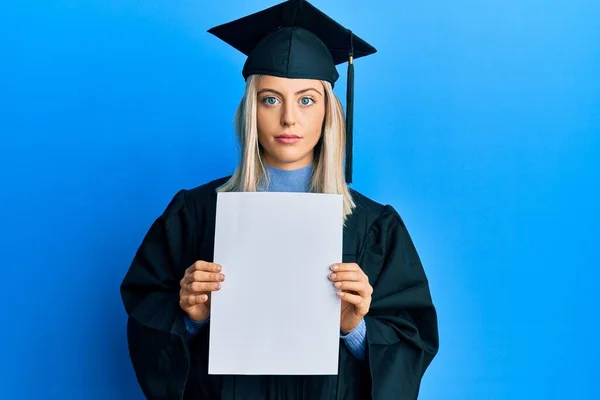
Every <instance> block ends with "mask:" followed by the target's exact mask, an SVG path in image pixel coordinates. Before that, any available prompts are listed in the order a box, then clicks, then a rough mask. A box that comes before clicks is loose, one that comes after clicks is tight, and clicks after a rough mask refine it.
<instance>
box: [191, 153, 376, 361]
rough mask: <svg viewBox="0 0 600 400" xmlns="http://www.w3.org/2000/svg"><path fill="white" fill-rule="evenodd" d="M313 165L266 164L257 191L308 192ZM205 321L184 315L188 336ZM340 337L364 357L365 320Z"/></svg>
mask: <svg viewBox="0 0 600 400" xmlns="http://www.w3.org/2000/svg"><path fill="white" fill-rule="evenodd" d="M312 171H313V165H312V164H310V165H308V166H306V167H302V168H299V169H295V170H283V169H279V168H275V167H273V166H271V165H268V164H267V165H266V175H267V179H263V180H261V182H260V183H259V185H258V191H261V192H308V191H309V189H310V179H311V177H312ZM208 321H209V319H207V320H206V321H200V322H198V321H192V320H190V319H189V318H188V317H187V315H186V319H185V322H186V330H187V333H188V338H191V337H193V336H194V335H196V334H198V333H199V332H200V330H201V329H202V327H203V326H204V325H206V324H207V323H208ZM340 337H341V338H342V340H343V341H344V343H345V344H346V346H347V347H348V350H349V351H350V352H351V353H352V354H353V355H354V356H355V357H356V358H357V359H359V360H364V359H365V353H366V338H367V330H366V325H365V321H364V320H361V321H360V323H359V324H358V326H357V327H356V328H354V330H353V331H352V332H349V333H348V334H347V335H343V334H341V335H340Z"/></svg>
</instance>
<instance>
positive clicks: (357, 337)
mask: <svg viewBox="0 0 600 400" xmlns="http://www.w3.org/2000/svg"><path fill="white" fill-rule="evenodd" d="M340 337H341V338H342V340H343V341H344V343H346V347H348V350H350V353H352V355H354V357H356V358H357V359H359V360H361V361H362V360H364V359H365V353H366V350H367V324H366V323H365V320H364V319H361V320H360V322H359V323H358V325H357V326H356V327H355V328H354V329H353V330H351V331H350V332H348V333H347V334H346V335H344V334H343V333H341V334H340Z"/></svg>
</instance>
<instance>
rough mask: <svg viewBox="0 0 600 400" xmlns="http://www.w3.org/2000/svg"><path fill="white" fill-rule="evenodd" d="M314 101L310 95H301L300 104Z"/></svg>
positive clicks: (305, 104)
mask: <svg viewBox="0 0 600 400" xmlns="http://www.w3.org/2000/svg"><path fill="white" fill-rule="evenodd" d="M314 102H315V101H314V100H313V99H312V98H310V97H303V98H301V99H300V104H302V105H303V106H310V105H311V104H313V103H314Z"/></svg>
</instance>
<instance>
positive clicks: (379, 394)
mask: <svg viewBox="0 0 600 400" xmlns="http://www.w3.org/2000/svg"><path fill="white" fill-rule="evenodd" d="M257 29H258V30H259V31H258V32H257ZM211 33H213V34H215V35H216V36H218V37H220V38H221V39H223V40H225V41H227V42H228V43H230V44H231V45H232V46H234V47H235V48H237V49H238V50H240V51H242V52H244V53H245V54H246V55H248V59H247V61H246V64H245V66H244V70H243V76H244V78H245V79H246V90H245V94H244V97H243V99H242V101H241V104H240V107H239V109H238V113H237V120H236V121H237V132H238V139H239V142H240V145H241V146H240V148H241V161H240V164H239V166H238V168H237V169H236V171H235V173H234V175H233V176H231V177H226V178H221V179H218V180H215V181H212V182H209V183H206V184H204V185H201V186H198V187H196V188H194V189H190V190H181V191H180V192H178V193H177V194H176V195H175V196H174V198H173V200H172V201H171V202H170V204H169V205H168V206H167V207H166V210H165V211H164V212H163V213H162V215H161V216H160V217H159V218H157V220H156V221H155V222H154V224H153V225H152V227H151V228H150V230H149V232H148V233H147V235H146V237H145V238H144V240H143V242H142V244H141V245H140V247H139V250H138V251H137V253H136V255H135V257H134V259H133V262H132V264H131V266H130V269H129V271H128V273H127V275H126V276H125V278H124V280H123V283H122V286H121V292H122V297H123V302H124V305H125V309H126V311H127V313H128V315H129V319H128V330H127V332H128V341H129V349H130V356H131V360H132V364H133V367H134V370H135V372H136V376H137V379H138V382H139V384H140V387H141V388H142V390H143V392H144V394H145V395H146V397H147V398H149V399H181V398H186V399H221V400H239V399H252V400H254V399H257V400H259V399H269V400H279V399H286V400H295V399H309V400H319V399H323V400H325V399H347V400H359V399H377V400H391V399H401V400H405V399H406V400H408V399H416V398H417V396H418V393H419V387H420V382H421V378H422V377H423V374H424V373H425V371H426V369H427V368H428V366H429V365H430V363H431V361H432V360H433V358H434V356H435V355H436V354H437V351H438V331H437V317H436V311H435V308H434V306H433V304H432V300H431V296H430V293H429V286H428V281H427V277H426V275H425V272H424V270H423V267H422V265H421V262H420V260H419V257H418V255H417V252H416V250H415V247H414V245H413V243H412V241H411V239H410V236H409V234H408V232H407V230H406V227H405V225H404V224H403V222H402V220H401V218H400V216H399V215H398V213H397V212H396V211H395V210H394V209H393V208H392V207H391V206H384V205H381V204H378V203H376V202H375V201H373V200H370V199H368V198H367V197H365V196H363V195H361V194H360V193H358V192H357V191H354V190H352V189H350V188H349V187H348V186H347V182H348V181H349V179H348V178H349V175H348V172H349V166H348V165H346V170H345V172H346V174H347V175H346V179H344V161H343V160H344V155H346V161H348V159H349V156H350V149H349V147H347V148H346V154H345V153H344V148H345V145H346V144H347V140H346V136H347V135H350V132H348V131H347V130H346V127H348V129H350V126H348V125H349V123H346V124H344V119H343V110H342V107H341V105H340V102H339V100H338V99H337V97H336V96H335V94H334V93H333V84H334V82H335V81H336V80H337V78H338V74H337V71H336V69H335V65H336V64H338V63H340V62H342V61H343V60H346V57H347V56H348V54H349V56H350V58H349V61H350V63H351V64H350V66H351V67H352V62H353V59H354V58H357V57H360V56H364V55H368V54H372V53H373V52H375V50H374V49H373V48H372V47H370V46H369V45H368V44H366V43H365V42H363V41H362V40H361V39H360V38H358V37H356V36H354V35H353V34H352V33H351V32H349V31H348V30H347V29H345V28H343V27H341V26H340V25H339V24H337V23H335V21H332V20H331V19H329V18H328V17H327V16H326V15H324V14H323V13H321V12H320V11H319V10H317V9H316V8H315V7H313V6H312V5H310V4H309V3H307V2H305V1H301V0H293V1H288V2H285V3H281V4H279V5H277V6H275V7H272V8H270V9H267V10H263V11H261V12H259V13H255V14H252V15H250V16H248V17H245V18H242V19H239V20H236V21H233V22H231V23H228V24H224V25H221V26H219V27H216V28H213V29H212V30H211ZM343 43H346V45H345V46H346V47H345V48H344V49H345V50H344V49H342V50H343V51H342V52H340V46H342V45H343ZM342 53H343V54H342ZM349 91H350V93H351V88H349ZM350 100H351V99H350ZM349 107H351V101H350V102H349ZM349 117H351V112H349ZM349 122H351V120H350V121H349ZM257 190H258V191H302V192H321V193H337V194H341V195H343V198H344V214H345V221H340V223H344V240H343V248H344V251H343V253H344V256H343V260H340V261H341V262H340V263H339V264H336V265H334V266H332V267H331V269H332V271H331V274H330V276H329V279H330V280H331V284H332V285H333V286H334V287H335V288H337V290H338V292H339V295H340V298H341V302H342V308H341V310H342V311H341V315H340V328H341V332H340V340H341V345H340V357H339V374H338V375H335V376H329V375H323V376H218V375H208V373H207V365H208V337H209V336H208V331H209V329H210V304H211V303H210V298H211V293H212V292H214V291H218V290H220V288H221V287H222V285H227V279H226V275H227V266H226V265H224V266H220V265H216V264H215V263H213V262H212V261H213V245H214V230H215V211H216V210H215V206H216V198H217V192H218V191H257ZM243 330H244V327H240V335H243ZM290 346H293V343H290Z"/></svg>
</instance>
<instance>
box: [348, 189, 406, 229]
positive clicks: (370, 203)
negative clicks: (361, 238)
mask: <svg viewBox="0 0 600 400" xmlns="http://www.w3.org/2000/svg"><path fill="white" fill-rule="evenodd" d="M350 193H351V195H352V199H353V200H354V203H355V205H356V207H355V208H354V210H353V212H352V216H353V217H354V218H357V219H359V220H361V221H362V222H363V223H366V225H367V226H371V225H373V224H374V223H377V222H388V221H389V222H392V220H397V221H400V222H401V218H400V215H399V214H398V212H397V211H396V209H395V208H394V207H393V206H392V205H390V204H386V203H383V202H380V201H377V200H375V199H373V198H370V197H368V196H366V195H364V194H362V193H361V192H359V191H357V190H355V189H350Z"/></svg>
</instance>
